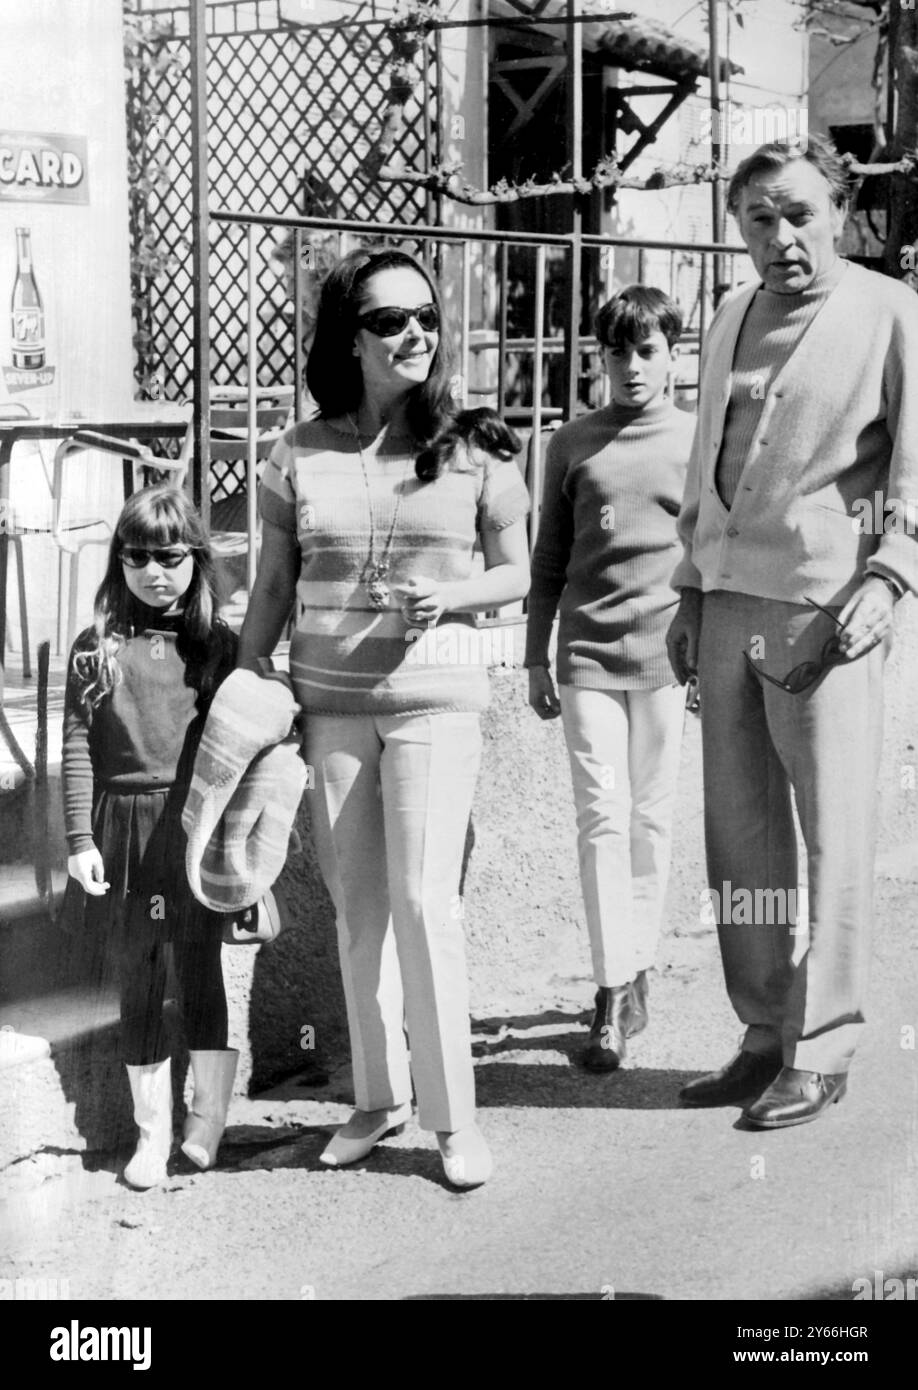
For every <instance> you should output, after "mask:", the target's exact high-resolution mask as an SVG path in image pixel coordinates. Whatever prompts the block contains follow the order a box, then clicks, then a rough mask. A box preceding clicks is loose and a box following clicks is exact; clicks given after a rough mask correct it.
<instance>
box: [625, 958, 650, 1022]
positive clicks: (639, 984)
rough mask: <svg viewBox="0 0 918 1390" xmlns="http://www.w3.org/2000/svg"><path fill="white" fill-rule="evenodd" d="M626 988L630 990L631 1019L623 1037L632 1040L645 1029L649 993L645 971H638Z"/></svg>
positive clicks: (648, 983) (648, 982)
mask: <svg viewBox="0 0 918 1390" xmlns="http://www.w3.org/2000/svg"><path fill="white" fill-rule="evenodd" d="M628 988H629V989H630V990H631V1009H630V1015H631V1017H630V1020H629V1023H628V1026H627V1028H626V1029H625V1037H626V1038H633V1037H634V1036H635V1035H636V1034H637V1033H643V1031H644V1029H645V1028H646V1027H647V995H648V994H649V992H650V981H649V980H648V979H647V971H646V970H639V971H638V973H637V974H636V975H635V977H634V979H633V980H632V981H631V984H630V985H629V986H628Z"/></svg>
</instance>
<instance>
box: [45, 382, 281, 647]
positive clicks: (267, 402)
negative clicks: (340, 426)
mask: <svg viewBox="0 0 918 1390" xmlns="http://www.w3.org/2000/svg"><path fill="white" fill-rule="evenodd" d="M255 396H256V409H255V418H254V420H252V419H250V415H249V393H248V388H247V387H245V386H213V387H211V392H210V421H209V430H208V440H209V452H210V470H209V477H208V488H209V492H210V503H211V506H210V523H211V541H212V544H213V549H214V554H215V556H216V560H217V571H218V576H219V579H220V583H221V587H222V588H223V590H224V593H225V596H226V598H227V599H230V598H231V597H232V596H233V595H234V594H235V593H237V592H238V591H239V590H240V589H241V588H243V587H245V588H248V583H247V569H248V564H247V555H248V502H247V498H248V492H247V487H246V476H245V466H246V462H247V460H248V454H249V437H250V434H253V433H254V440H255V455H256V460H257V463H258V464H259V465H260V466H261V467H263V466H264V460H265V459H266V458H267V456H268V454H269V453H270V451H271V449H272V447H273V445H274V443H275V442H276V440H277V439H279V438H280V436H281V434H282V433H283V430H284V429H285V427H286V425H287V422H288V420H289V418H290V414H291V411H292V409H293V401H294V388H293V387H292V386H260V387H258V388H257V389H256V392H255ZM81 449H97V450H100V451H101V452H104V453H113V454H118V455H120V456H121V458H122V459H124V461H125V467H126V468H127V467H128V466H130V467H131V469H132V470H133V487H134V490H135V491H136V490H137V489H138V488H139V487H142V486H143V485H144V480H143V474H144V472H145V471H146V470H153V471H155V472H158V473H162V472H166V473H168V474H171V481H172V482H173V483H174V486H176V487H185V486H187V483H188V468H189V465H190V463H191V459H192V457H193V451H194V425H193V422H189V425H188V429H187V431H186V433H185V437H184V439H183V441H182V447H181V450H180V452H179V455H178V458H176V459H168V458H161V457H159V456H157V455H155V454H153V452H152V451H151V450H150V449H149V448H148V447H147V446H146V445H143V444H137V443H135V442H133V441H127V440H123V439H114V438H112V437H110V436H108V435H101V434H96V433H95V432H94V431H91V430H80V431H78V432H77V433H75V434H74V435H72V436H71V438H70V439H68V440H66V441H65V442H64V444H62V445H61V446H60V448H59V449H58V451H57V457H56V459H55V468H56V469H57V467H58V465H59V466H60V467H61V468H63V467H64V466H65V464H66V461H67V459H68V458H70V457H71V456H72V455H73V454H74V453H77V452H79V450H81ZM259 472H260V469H259ZM55 479H56V481H57V473H55ZM60 486H63V482H62V480H61V484H60ZM126 487H127V480H126ZM257 543H258V542H257V537H256V546H257ZM58 544H59V545H61V548H62V549H68V548H69V547H68V546H67V545H66V544H65V543H64V538H63V532H61V538H60V539H59V540H58ZM73 595H75V586H74V585H71V596H73ZM74 603H75V599H73V597H72V601H71V604H70V607H69V611H68V620H67V626H68V633H69V634H70V635H69V641H71V642H72V641H73V637H74V636H75V628H76V610H75V606H74Z"/></svg>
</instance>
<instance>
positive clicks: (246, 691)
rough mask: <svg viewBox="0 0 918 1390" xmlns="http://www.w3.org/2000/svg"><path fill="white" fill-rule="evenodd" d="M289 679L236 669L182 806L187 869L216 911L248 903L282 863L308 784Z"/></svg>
mask: <svg viewBox="0 0 918 1390" xmlns="http://www.w3.org/2000/svg"><path fill="white" fill-rule="evenodd" d="M298 714H299V705H297V703H296V701H295V700H294V698H293V692H292V689H291V687H290V685H289V683H288V682H287V680H286V678H278V677H270V678H267V679H266V678H265V677H263V676H259V675H256V673H255V672H254V671H244V670H237V671H233V672H232V673H231V674H230V675H229V676H227V678H226V680H225V681H224V682H223V684H222V685H221V686H220V688H219V690H218V691H217V693H216V695H215V696H214V700H213V703H212V704H211V707H210V711H209V713H208V716H207V722H206V723H205V725H204V732H203V734H202V736H201V742H200V745H199V747H198V751H197V754H196V756H195V762H194V772H193V774H192V779H191V786H190V788H189V791H188V796H187V798H186V800H185V806H184V809H183V811H182V825H183V826H184V829H185V833H186V835H187V836H188V844H187V848H186V852H185V870H186V872H187V875H188V883H189V885H190V887H191V891H192V893H193V894H194V896H195V897H196V898H197V900H198V902H201V903H203V904H204V906H205V907H209V908H211V909H212V910H213V911H215V912H235V911H237V910H238V909H240V908H247V907H251V906H252V905H253V904H254V903H256V902H257V901H258V900H259V898H261V897H262V896H263V895H264V894H265V893H266V892H267V891H268V889H269V888H270V887H271V886H272V884H273V883H274V881H275V879H276V878H277V877H278V875H279V874H280V872H281V869H282V868H283V867H284V862H285V860H286V858H287V853H288V846H289V841H290V833H291V831H292V829H293V825H294V821H295V819H296V813H297V809H298V807H299V804H300V798H301V797H302V795H303V789H304V786H305V784H306V765H305V763H304V762H303V759H302V758H301V756H300V736H299V734H298V733H297V732H296V730H295V729H294V720H295V718H296V716H297V715H298Z"/></svg>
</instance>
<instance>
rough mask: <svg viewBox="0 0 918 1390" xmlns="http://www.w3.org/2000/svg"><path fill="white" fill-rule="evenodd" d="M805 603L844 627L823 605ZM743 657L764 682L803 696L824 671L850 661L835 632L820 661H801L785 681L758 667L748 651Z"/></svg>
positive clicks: (808, 601) (809, 600) (810, 600)
mask: <svg viewBox="0 0 918 1390" xmlns="http://www.w3.org/2000/svg"><path fill="white" fill-rule="evenodd" d="M805 602H806V603H808V604H810V605H811V607H813V608H818V609H819V612H820V613H824V614H825V615H826V617H827V618H831V619H832V622H833V623H834V624H835V626H836V627H839V628H840V627H842V626H843V624H842V623H840V622H839V620H838V618H836V616H835V614H834V613H832V612H830V610H829V609H828V608H823V606H822V604H821V603H816V601H815V600H814V599H811V598H808V599H805ZM743 656H744V657H745V658H746V662H747V664H748V665H749V666H750V667H751V669H752V670H753V671H755V673H756V675H757V676H761V678H762V679H763V680H766V681H769V682H770V683H771V684H772V685H776V686H777V687H778V689H779V690H786V691H787V693H788V695H802V694H803V692H804V690H809V688H810V686H811V685H815V684H816V682H817V681H818V680H819V677H820V676H821V675H822V673H823V671H827V670H828V669H829V667H830V666H842V665H844V663H845V662H846V661H847V660H848V657H847V656H846V655H845V653H844V652H843V651H840V650H839V646H838V633H837V632H833V633H832V636H831V637H830V638H829V640H828V641H827V642H826V643H825V645H824V646H823V649H822V652H821V653H820V656H819V660H818V661H801V663H800V665H799V666H795V667H794V668H793V670H791V671H788V673H787V675H786V676H785V677H784V679H783V680H778V678H777V677H776V676H770V675H769V674H768V672H767V671H763V670H761V668H760V667H758V666H756V664H755V662H754V661H753V660H752V657H751V656H750V655H749V653H748V652H747V651H744V652H743Z"/></svg>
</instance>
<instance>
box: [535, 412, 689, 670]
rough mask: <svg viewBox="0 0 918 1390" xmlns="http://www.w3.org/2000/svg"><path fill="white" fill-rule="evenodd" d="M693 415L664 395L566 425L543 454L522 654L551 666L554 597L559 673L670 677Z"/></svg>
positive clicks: (540, 664) (585, 416) (536, 664)
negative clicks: (680, 519)
mask: <svg viewBox="0 0 918 1390" xmlns="http://www.w3.org/2000/svg"><path fill="white" fill-rule="evenodd" d="M693 430H694V419H693V417H692V416H690V415H687V414H685V413H684V412H682V411H680V410H676V409H675V408H674V407H673V406H672V405H670V404H669V402H667V401H664V402H662V403H661V404H659V405H656V406H653V407H651V408H650V409H648V410H634V409H629V408H628V407H625V406H619V405H611V406H607V407H606V408H605V409H603V410H597V411H593V412H592V413H591V414H589V415H584V416H582V417H581V418H580V419H578V420H573V421H571V423H570V424H567V425H564V426H563V427H562V428H561V429H560V430H559V431H558V432H557V434H555V435H554V436H553V437H552V440H551V443H550V444H549V447H548V451H547V453H546V458H545V489H544V497H543V502H542V514H541V519H540V522H539V537H538V543H537V545H536V549H535V554H534V555H533V557H532V589H531V591H530V595H529V622H528V628H527V637H526V665H527V666H547V665H548V644H549V638H550V635H551V626H552V621H553V619H554V616H555V613H556V611H557V610H558V608H559V602H560V625H559V631H558V681H559V683H560V684H561V685H573V686H577V687H578V688H580V689H585V690H616V689H618V690H621V689H633V690H652V689H655V688H657V687H659V686H663V685H668V684H670V683H671V681H672V679H673V676H672V670H671V668H670V665H669V661H668V659H667V656H666V647H665V639H666V631H667V628H668V626H669V622H670V619H671V617H672V611H671V610H672V608H673V605H674V604H675V603H676V602H677V595H676V593H675V592H674V590H673V589H672V588H671V586H670V579H671V576H672V573H673V570H674V568H675V566H676V563H677V561H678V559H679V545H678V541H677V537H676V517H677V515H678V512H679V504H680V502H681V500H682V492H683V485H684V481H685V470H686V465H687V463H688V457H689V451H690V449H691V443H692V433H693Z"/></svg>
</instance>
